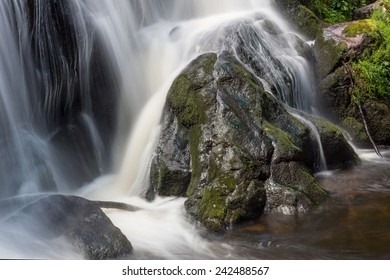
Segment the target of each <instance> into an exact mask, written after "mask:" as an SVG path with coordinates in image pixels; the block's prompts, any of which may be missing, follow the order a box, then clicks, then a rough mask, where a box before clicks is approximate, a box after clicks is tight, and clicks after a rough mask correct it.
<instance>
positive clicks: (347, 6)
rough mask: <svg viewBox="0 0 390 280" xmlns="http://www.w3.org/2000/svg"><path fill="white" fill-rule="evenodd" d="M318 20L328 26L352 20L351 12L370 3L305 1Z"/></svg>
mask: <svg viewBox="0 0 390 280" xmlns="http://www.w3.org/2000/svg"><path fill="white" fill-rule="evenodd" d="M303 2H304V4H305V5H307V6H308V7H309V8H310V9H311V10H312V11H313V12H314V13H315V14H316V15H317V16H318V17H319V18H320V19H322V20H323V21H325V22H326V23H329V24H335V23H339V22H345V21H349V20H351V19H352V14H353V11H354V10H355V9H356V8H360V7H363V6H365V5H367V4H369V3H370V2H372V1H369V0H307V1H303Z"/></svg>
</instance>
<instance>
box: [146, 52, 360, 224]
mask: <svg viewBox="0 0 390 280" xmlns="http://www.w3.org/2000/svg"><path fill="white" fill-rule="evenodd" d="M318 123H319V124H321V125H322V126H323V127H324V128H322V129H321V131H322V134H323V135H328V134H332V133H334V134H336V136H335V138H337V137H341V138H342V135H341V133H340V132H339V131H338V130H337V129H335V128H334V127H333V126H332V127H331V129H329V126H325V125H324V124H323V123H322V122H321V121H319V120H318ZM324 123H325V121H324ZM328 138H330V136H329V137H328ZM332 144H335V145H339V143H338V142H337V141H333V142H332ZM343 144H344V143H343ZM347 145H348V144H347ZM343 148H345V146H342V149H343ZM316 149H318V146H317V144H316V141H315V140H314V139H313V137H312V135H311V132H310V129H309V128H308V127H307V126H306V125H305V124H303V123H302V122H301V121H299V120H298V119H297V118H295V117H293V116H292V115H291V114H290V113H288V112H287V110H286V109H285V107H284V106H283V104H281V103H280V102H279V101H278V100H276V99H275V98H274V97H273V96H272V95H271V94H269V93H268V92H266V91H265V90H264V88H263V87H262V84H261V82H260V81H259V80H258V78H257V77H256V76H255V75H253V74H252V73H251V72H250V71H249V70H247V68H246V66H245V65H244V64H242V63H241V62H240V61H239V60H238V59H237V58H236V57H234V56H233V55H231V54H229V53H227V52H223V53H221V54H219V55H216V54H214V53H207V54H204V55H201V56H199V57H198V58H197V59H195V60H194V61H193V62H191V63H190V64H189V65H188V66H187V67H186V68H185V69H184V70H183V72H182V73H181V74H180V75H179V76H178V77H177V78H176V80H175V81H174V82H173V84H172V86H171V88H170V90H169V92H168V96H167V101H166V105H165V108H164V112H163V118H162V131H161V134H160V139H159V144H158V147H157V150H156V155H155V157H154V159H153V161H152V166H151V178H150V183H151V185H150V189H149V193H154V192H157V193H159V194H163V195H177V194H178V193H179V194H180V195H182V194H185V195H186V196H187V197H188V199H187V201H186V202H185V207H186V210H187V212H188V213H189V214H190V215H192V216H193V217H194V218H195V219H196V220H198V221H200V222H201V223H202V224H203V225H204V226H206V227H207V228H208V229H210V230H212V231H222V230H224V229H226V228H227V227H230V226H231V225H235V224H237V223H239V222H241V221H245V220H252V219H256V218H258V217H260V216H261V214H262V213H263V212H264V211H265V210H266V211H281V212H288V213H289V214H296V213H301V212H306V211H308V210H309V209H311V208H313V207H314V206H315V205H317V204H318V203H319V202H320V201H321V200H322V199H323V198H324V197H325V196H326V193H325V191H324V190H323V189H321V188H320V187H319V185H318V184H317V183H316V181H315V179H314V178H313V176H312V175H311V171H313V170H315V169H316V165H317V163H316V161H317V159H315V158H314V157H313V154H315V153H316ZM347 152H351V153H352V154H351V155H349V159H353V158H354V156H353V155H354V152H353V150H352V149H351V150H347ZM347 158H348V157H347ZM335 160H336V161H337V160H339V161H343V159H341V158H340V157H339V158H337V157H336V159H335ZM286 197H289V199H283V198H286ZM287 208H288V209H289V211H284V209H287Z"/></svg>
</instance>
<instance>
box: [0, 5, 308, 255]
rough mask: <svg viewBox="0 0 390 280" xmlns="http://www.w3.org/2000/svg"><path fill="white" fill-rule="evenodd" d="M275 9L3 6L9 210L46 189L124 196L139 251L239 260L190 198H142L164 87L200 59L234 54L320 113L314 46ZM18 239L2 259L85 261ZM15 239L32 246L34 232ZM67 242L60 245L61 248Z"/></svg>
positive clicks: (2, 169)
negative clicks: (206, 229)
mask: <svg viewBox="0 0 390 280" xmlns="http://www.w3.org/2000/svg"><path fill="white" fill-rule="evenodd" d="M222 2H223V3H222ZM272 4H273V2H272V1H256V0H245V1H238V0H226V1H225V0H224V1H205V0H201V1H195V0H193V1H180V0H165V1H164V0H155V1H152V0H147V1H141V0H139V1H130V0H121V1H111V0H100V1H95V0H83V1H79V0H68V1H45V0H35V1H34V0H30V1H23V0H13V1H11V0H6V1H2V2H1V3H0V14H1V17H0V33H1V34H2V38H3V44H2V45H1V46H0V116H1V119H0V124H1V126H0V155H1V157H2V160H1V163H0V178H1V179H0V180H1V189H0V198H1V199H3V204H4V202H5V201H9V200H10V197H13V198H12V199H13V201H18V203H11V204H12V205H13V206H12V205H11V204H10V203H8V204H7V205H11V206H12V207H11V206H9V207H8V208H12V209H11V210H10V209H8V211H7V213H8V212H12V211H13V209H15V210H16V209H18V208H20V207H22V206H23V205H24V203H23V201H24V200H25V201H26V202H25V203H28V202H31V197H35V196H34V195H35V194H41V193H43V192H57V191H58V192H61V193H76V194H79V195H83V196H85V197H87V198H99V199H103V200H120V201H125V202H130V203H132V204H134V205H138V206H140V207H142V208H143V209H144V210H141V211H139V212H137V213H136V214H124V213H122V212H120V211H114V210H109V211H107V214H108V215H109V216H110V218H111V219H112V220H113V221H114V222H115V224H117V225H118V226H120V227H121V228H122V230H123V231H124V233H125V234H126V235H127V237H128V238H129V240H131V242H132V243H133V245H134V248H135V249H136V250H137V249H139V250H140V251H142V252H144V253H141V255H142V254H144V256H146V257H147V256H152V257H164V258H175V257H189V258H191V257H194V256H198V257H205V256H207V257H218V256H229V254H230V253H229V248H228V246H225V245H221V246H220V247H219V248H217V249H216V248H215V245H214V246H211V244H209V243H208V242H206V241H204V240H202V239H201V238H200V237H199V236H198V234H197V233H196V230H195V229H194V226H192V225H191V224H190V223H189V222H188V221H187V220H186V219H185V218H184V209H183V207H182V203H183V201H182V200H172V199H160V198H159V199H157V200H156V201H155V202H153V203H152V204H149V203H146V202H144V201H143V200H140V199H139V198H137V197H135V195H139V194H140V193H142V191H143V190H144V188H145V187H146V183H145V182H146V181H147V178H148V164H149V160H150V157H151V153H152V151H153V145H154V142H155V139H156V135H158V122H159V119H160V115H161V111H162V108H163V105H164V101H165V95H166V92H167V90H168V88H169V86H170V84H171V82H172V81H173V79H174V78H175V76H176V75H177V74H178V73H179V71H180V69H182V68H183V67H184V66H185V65H186V64H187V63H188V62H189V61H191V60H192V59H193V58H195V57H196V56H198V55H199V54H201V53H204V52H208V51H213V52H220V51H229V52H231V53H233V54H235V55H236V56H237V57H238V58H239V59H240V60H241V61H242V62H243V64H244V65H246V67H247V68H248V69H250V70H251V71H252V72H253V73H255V74H256V75H258V76H259V77H261V78H262V82H263V83H264V87H265V88H266V89H268V90H269V91H270V92H271V93H272V94H273V95H274V96H275V97H276V98H278V99H280V100H282V101H283V102H285V103H286V104H288V105H289V106H291V107H294V108H297V109H300V110H304V111H307V112H310V111H311V110H312V107H313V106H315V105H314V104H315V100H314V93H315V90H314V89H313V86H312V84H313V83H312V75H311V70H310V67H309V64H308V62H307V59H306V58H305V56H306V54H307V49H306V46H305V44H304V43H303V41H302V40H301V39H300V37H299V36H298V35H297V34H294V33H293V32H292V31H291V30H290V29H289V27H288V25H287V24H286V23H285V22H284V21H283V20H282V19H281V18H280V16H279V15H278V14H277V13H275V11H274V10H273V8H272ZM116 171H117V172H116ZM110 173H112V175H109V176H108V175H107V174H110ZM93 179H96V180H95V181H94V182H93V183H90V182H91V181H92V180H93ZM88 183H89V184H88ZM86 184H88V186H85V187H83V188H81V189H79V190H77V191H76V189H78V188H80V187H81V186H83V185H86ZM26 194H32V195H33V196H26ZM130 194H131V195H132V197H130ZM15 197H17V198H18V199H16V198H15ZM19 198H20V199H19ZM4 205H5V204H4ZM3 216H4V215H3ZM148 221H150V222H149V223H148ZM141 222H142V223H145V225H144V229H142V231H141V232H140V230H139V227H141V226H140V225H139V224H140V223H141ZM128 225H130V227H129V226H128ZM167 225H169V230H168V229H167ZM135 227H137V229H135ZM162 228H165V229H167V230H166V232H163V233H161V230H162ZM143 231H146V232H147V233H148V234H147V238H148V240H149V241H150V242H151V240H153V242H154V243H152V245H150V243H149V245H148V242H145V234H146V232H143ZM12 234H14V232H13V231H12V229H6V230H4V231H3V232H2V233H0V244H6V243H8V245H7V247H5V245H4V247H3V248H10V247H11V248H10V249H8V250H6V249H4V250H5V251H4V252H2V251H0V256H7V254H10V252H11V251H12V252H14V254H15V255H16V257H49V258H52V257H54V258H56V257H59V258H61V257H65V258H66V257H69V256H70V257H75V255H74V254H73V253H72V251H71V254H70V255H67V254H65V255H54V256H53V255H51V254H49V253H47V252H45V250H47V246H48V245H47V244H45V245H42V244H35V245H34V246H37V247H38V248H39V249H38V250H37V249H36V248H35V247H34V248H33V249H31V251H26V250H19V249H20V248H21V247H19V246H20V244H19V245H18V244H14V245H11V246H10V245H9V240H12V241H15V240H14V239H12V238H11V239H10V237H9V235H12ZM17 234H18V236H21V237H20V238H27V239H26V240H28V234H27V235H24V233H20V232H18V233H17ZM164 236H165V237H164ZM167 236H170V237H169V238H168V237H167ZM163 237H164V238H165V239H164V238H163ZM64 242H65V241H63V240H59V241H58V242H54V243H53V244H51V246H53V248H57V249H58V248H62V247H63V246H65V245H64V244H63V243H64ZM23 246H26V247H28V246H29V245H26V244H23ZM14 247H15V248H14ZM152 247H153V248H152ZM213 248H214V251H213ZM58 250H59V249H58ZM37 251H38V252H37ZM151 251H153V252H154V254H156V255H154V254H152V253H150V252H151ZM216 251H218V252H219V254H218V253H216ZM221 252H222V253H221ZM76 256H77V254H76ZM140 257H142V256H140ZM230 257H231V256H230Z"/></svg>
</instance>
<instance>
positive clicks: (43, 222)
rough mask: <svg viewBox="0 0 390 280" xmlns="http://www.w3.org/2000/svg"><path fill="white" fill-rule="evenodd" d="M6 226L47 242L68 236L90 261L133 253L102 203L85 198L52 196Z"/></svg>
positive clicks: (29, 207)
mask: <svg viewBox="0 0 390 280" xmlns="http://www.w3.org/2000/svg"><path fill="white" fill-rule="evenodd" d="M6 222H7V223H11V224H12V225H17V226H21V227H23V228H24V229H25V230H27V231H28V232H29V233H30V234H31V235H32V236H35V237H36V238H37V239H39V240H43V241H46V242H49V241H50V240H52V239H55V238H58V237H61V236H64V237H65V238H67V239H68V240H69V241H70V243H72V244H73V245H75V246H76V247H78V248H79V249H80V250H81V251H82V253H83V254H84V256H85V258H87V259H118V258H123V257H126V256H129V255H130V254H131V253H132V250H133V248H132V245H131V243H130V242H129V240H127V238H126V237H125V236H124V235H123V233H122V232H121V231H120V230H119V229H118V228H117V227H116V226H114V224H113V223H112V222H111V220H110V219H109V218H108V217H107V216H106V215H105V214H104V213H103V211H102V210H101V209H100V207H99V205H98V203H96V202H94V201H89V200H87V199H84V198H81V197H76V196H65V195H50V196H47V197H44V198H41V199H39V200H38V201H36V202H34V203H32V204H30V205H28V206H26V207H24V208H23V209H21V210H20V211H18V212H17V213H15V214H14V215H13V216H11V217H10V218H8V219H7V221H6Z"/></svg>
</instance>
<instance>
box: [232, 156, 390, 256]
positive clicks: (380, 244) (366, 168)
mask: <svg viewBox="0 0 390 280" xmlns="http://www.w3.org/2000/svg"><path fill="white" fill-rule="evenodd" d="M389 155H390V153H389V152H387V153H385V159H384V160H374V161H373V160H372V158H371V159H370V161H367V160H363V162H362V165H361V166H358V167H355V168H353V169H350V170H343V171H334V172H332V173H330V174H328V175H327V176H324V177H322V178H318V180H319V182H320V184H321V185H322V186H323V188H325V189H326V190H328V191H329V198H328V199H327V200H326V201H325V202H324V203H323V204H322V205H321V206H320V207H319V208H318V209H316V211H315V212H314V213H311V214H307V215H304V216H300V217H296V216H282V215H276V214H268V215H264V216H263V217H262V218H261V220H260V221H259V223H257V224H251V225H247V226H245V227H242V228H239V229H236V230H235V231H233V232H231V233H230V234H229V238H230V240H231V242H232V243H233V245H234V246H235V247H236V250H235V254H237V256H235V257H240V258H242V257H246V258H256V259H258V258H260V259H390V160H389V158H390V157H389ZM232 257H234V256H232Z"/></svg>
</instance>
